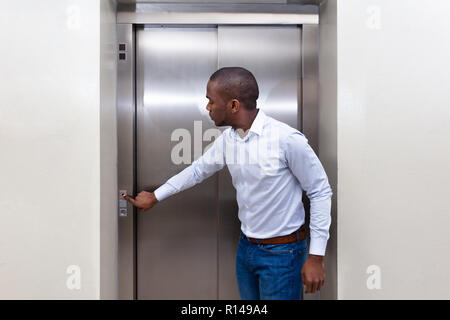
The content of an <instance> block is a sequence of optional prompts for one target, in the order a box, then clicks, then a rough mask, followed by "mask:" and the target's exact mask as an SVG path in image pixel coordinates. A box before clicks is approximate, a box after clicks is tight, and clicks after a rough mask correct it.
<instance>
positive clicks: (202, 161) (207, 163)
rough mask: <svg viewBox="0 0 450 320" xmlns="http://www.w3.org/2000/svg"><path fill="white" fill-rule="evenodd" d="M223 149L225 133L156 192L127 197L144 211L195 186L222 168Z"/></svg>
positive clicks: (223, 161)
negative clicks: (134, 197)
mask: <svg viewBox="0 0 450 320" xmlns="http://www.w3.org/2000/svg"><path fill="white" fill-rule="evenodd" d="M223 150H224V141H223V135H220V136H219V137H217V138H216V140H215V141H214V143H213V144H212V146H211V147H210V148H209V149H208V150H207V151H206V152H205V153H204V154H203V155H202V156H201V157H200V158H198V159H197V160H195V161H194V162H193V163H192V164H191V165H190V166H189V167H187V168H185V169H184V170H183V171H181V172H180V173H178V174H177V175H175V176H173V177H172V178H170V179H169V180H168V181H167V182H166V183H165V184H163V185H162V186H161V187H159V188H158V189H156V190H155V192H153V193H150V192H146V191H142V192H140V193H139V194H138V195H137V197H136V199H133V198H131V197H129V196H126V197H125V199H126V200H128V201H129V202H130V203H131V204H133V205H134V206H136V207H137V208H139V209H141V210H143V211H145V210H148V209H150V208H152V207H153V206H154V205H155V204H156V203H158V202H159V201H162V200H164V199H166V198H168V197H170V196H171V195H174V194H176V193H178V192H181V191H183V190H186V189H188V188H191V187H193V186H194V185H196V184H198V183H200V182H202V181H203V180H205V179H206V178H208V177H210V176H212V175H213V174H214V173H215V172H217V171H219V170H220V169H222V168H223V167H224V165H225V159H224V153H223Z"/></svg>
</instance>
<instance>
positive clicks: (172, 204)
mask: <svg viewBox="0 0 450 320" xmlns="http://www.w3.org/2000/svg"><path fill="white" fill-rule="evenodd" d="M136 42H137V50H138V51H137V53H138V55H137V137H136V138H137V180H138V183H137V184H138V189H139V190H150V191H153V190H154V189H155V188H156V187H157V186H159V185H161V184H163V183H164V182H165V181H166V180H167V179H168V178H170V177H171V176H172V175H174V174H176V173H178V172H180V171H181V170H182V169H184V168H185V167H187V166H188V164H182V165H177V164H175V163H174V162H173V159H172V157H171V153H172V149H173V147H174V146H175V145H177V144H179V143H182V142H183V141H184V140H181V142H180V141H178V140H177V141H171V137H172V133H174V132H175V130H177V129H182V130H185V133H186V132H188V133H189V135H190V136H189V137H186V136H185V137H184V139H188V141H184V142H185V143H186V142H187V145H188V146H190V145H191V139H193V140H192V141H194V140H195V141H200V145H202V144H203V147H204V146H206V145H207V144H208V143H209V142H207V143H202V132H203V131H204V130H206V129H208V128H211V127H213V122H212V121H211V120H210V119H209V116H208V112H207V111H206V103H207V100H206V97H205V94H206V84H207V80H208V78H209V76H210V75H211V74H212V73H213V72H214V71H215V70H216V69H217V31H216V29H215V28H146V29H143V30H138V31H137V35H136ZM194 121H199V122H197V125H201V126H202V128H201V129H197V130H194ZM194 131H195V132H194ZM195 141H194V143H193V145H195V144H196V142H195ZM192 149H195V148H192ZM194 151H196V150H191V151H187V152H188V153H189V154H188V155H192V156H193V154H194ZM185 152H186V150H185ZM196 153H197V156H198V155H199V154H198V150H197V152H196ZM188 158H190V157H188ZM175 162H176V161H175ZM216 197H217V175H215V176H213V177H211V178H209V179H207V180H206V181H204V182H203V183H201V184H199V185H197V186H195V187H193V188H191V189H189V190H186V191H184V192H182V193H179V194H177V195H175V196H173V197H171V198H170V200H167V201H163V202H161V203H159V204H158V205H157V206H155V207H154V208H153V209H152V210H151V211H150V212H148V213H139V214H138V231H137V232H138V238H137V246H138V262H137V263H138V270H137V272H138V298H139V299H211V298H212V299H214V298H216V297H217V206H216Z"/></svg>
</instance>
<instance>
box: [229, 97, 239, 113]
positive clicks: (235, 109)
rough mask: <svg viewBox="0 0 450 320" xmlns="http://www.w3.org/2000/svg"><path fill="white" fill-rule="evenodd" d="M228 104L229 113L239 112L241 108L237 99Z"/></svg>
mask: <svg viewBox="0 0 450 320" xmlns="http://www.w3.org/2000/svg"><path fill="white" fill-rule="evenodd" d="M230 104H231V112H232V113H236V112H238V111H239V108H240V107H241V106H240V102H239V100H237V99H232V100H231V101H230Z"/></svg>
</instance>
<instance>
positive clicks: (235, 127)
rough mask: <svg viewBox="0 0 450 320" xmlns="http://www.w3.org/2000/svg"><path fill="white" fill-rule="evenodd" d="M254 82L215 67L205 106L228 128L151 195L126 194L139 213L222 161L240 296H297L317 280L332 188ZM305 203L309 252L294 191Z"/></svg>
mask: <svg viewBox="0 0 450 320" xmlns="http://www.w3.org/2000/svg"><path fill="white" fill-rule="evenodd" d="M258 96H259V90H258V84H257V82H256V79H255V78H254V76H253V75H252V74H251V72H249V71H248V70H246V69H244V68H238V67H229V68H222V69H220V70H218V71H216V72H215V73H214V74H213V75H212V76H211V77H210V79H209V82H208V85H207V91H206V97H207V98H208V99H209V102H208V105H207V106H206V109H207V110H208V111H209V115H210V117H211V119H212V120H213V121H214V123H215V125H216V126H231V128H228V129H226V130H225V131H224V132H223V133H222V135H220V136H219V137H218V138H217V139H216V140H215V141H214V143H213V144H212V146H211V147H210V148H209V149H208V150H207V151H206V152H205V153H204V154H203V156H201V157H200V158H199V159H197V160H196V161H194V162H193V163H192V165H191V166H189V167H188V168H186V169H184V170H183V171H182V172H180V173H179V174H177V175H175V176H174V177H172V178H171V179H169V180H168V181H167V182H166V183H165V184H164V185H162V186H161V187H160V188H158V189H157V190H155V192H154V193H149V192H145V191H143V192H141V193H139V194H138V196H137V197H136V199H133V198H131V197H126V199H127V200H128V201H129V202H131V203H132V204H133V205H135V206H136V207H138V208H139V209H141V210H144V211H145V210H148V209H150V208H152V207H153V206H154V205H155V204H156V203H157V202H158V201H162V200H163V199H165V198H167V197H169V196H171V195H173V194H175V193H177V192H180V191H183V190H185V189H187V188H190V187H192V186H194V185H195V184H197V183H200V182H201V181H203V180H204V179H206V178H208V177H209V176H211V175H212V174H214V173H215V172H217V171H218V170H220V169H222V168H223V167H224V166H225V164H226V165H227V167H228V169H229V171H230V173H231V176H232V182H233V185H234V187H235V188H236V191H237V192H236V195H237V202H238V205H239V219H240V221H241V230H242V233H241V237H240V241H239V246H238V252H237V258H236V275H237V280H238V287H239V293H240V295H241V298H242V299H252V300H254V299H301V298H302V288H303V285H304V286H305V289H306V290H305V292H306V293H314V292H316V291H317V290H320V288H321V287H322V286H323V283H324V280H325V272H324V264H323V256H324V255H325V248H326V243H327V240H328V238H329V233H328V230H329V227H330V223H331V217H330V209H331V196H332V191H331V188H330V185H329V183H328V178H327V176H326V174H325V171H324V169H323V167H322V165H321V163H320V161H319V159H318V158H317V156H316V155H315V153H314V151H313V150H312V149H311V147H310V146H309V145H308V140H307V139H306V138H305V137H304V135H303V134H302V133H300V132H299V131H298V130H296V129H294V128H291V127H289V126H288V125H286V124H284V123H282V122H279V121H277V120H275V119H273V118H271V117H269V116H267V115H265V114H264V112H263V111H262V110H259V109H257V108H256V100H257V99H258ZM303 190H305V191H306V194H307V196H308V197H309V199H310V202H311V217H310V234H311V240H310V249H309V255H308V253H307V241H306V238H305V228H304V226H303V224H304V222H305V211H304V207H303V203H302V192H303Z"/></svg>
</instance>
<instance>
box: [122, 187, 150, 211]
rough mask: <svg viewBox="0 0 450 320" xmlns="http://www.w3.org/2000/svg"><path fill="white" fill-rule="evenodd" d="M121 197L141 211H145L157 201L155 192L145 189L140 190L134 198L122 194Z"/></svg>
mask: <svg viewBox="0 0 450 320" xmlns="http://www.w3.org/2000/svg"><path fill="white" fill-rule="evenodd" d="M123 198H124V199H125V200H127V201H128V202H129V203H131V204H132V205H133V206H135V207H136V208H138V209H141V210H142V211H146V210H148V209H150V208H152V207H153V206H154V205H155V204H156V203H158V199H156V197H155V194H154V193H153V192H152V193H150V192H147V191H141V192H140V193H139V194H138V195H137V197H136V199H133V198H131V197H130V196H124V197H123Z"/></svg>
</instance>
